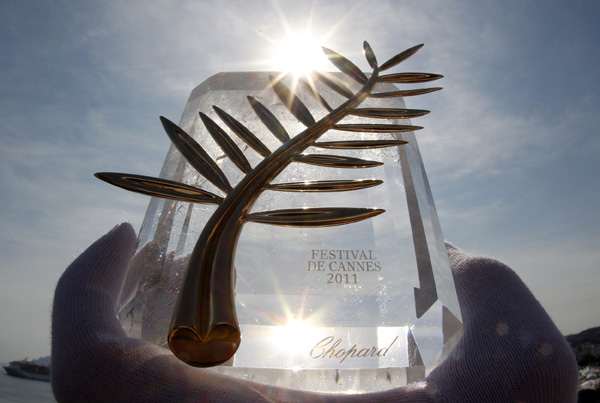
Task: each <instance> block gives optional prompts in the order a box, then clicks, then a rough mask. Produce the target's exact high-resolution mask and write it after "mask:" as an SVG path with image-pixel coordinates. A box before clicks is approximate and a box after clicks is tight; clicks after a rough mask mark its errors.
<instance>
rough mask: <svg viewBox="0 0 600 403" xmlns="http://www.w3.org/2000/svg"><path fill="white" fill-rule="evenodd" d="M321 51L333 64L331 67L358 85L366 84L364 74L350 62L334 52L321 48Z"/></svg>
mask: <svg viewBox="0 0 600 403" xmlns="http://www.w3.org/2000/svg"><path fill="white" fill-rule="evenodd" d="M322 49H323V52H324V53H325V56H327V58H328V59H329V61H330V62H331V63H333V65H334V66H335V67H337V68H338V69H339V70H340V71H341V72H342V73H346V74H347V75H349V76H350V77H352V78H353V79H354V80H355V81H357V82H358V83H359V84H363V85H364V84H366V82H367V80H368V78H367V76H365V73H363V72H362V71H360V69H359V68H358V67H356V65H355V64H354V63H352V62H351V61H350V60H348V59H346V58H345V57H344V56H342V55H340V54H339V53H336V52H334V51H333V50H331V49H328V48H326V47H322Z"/></svg>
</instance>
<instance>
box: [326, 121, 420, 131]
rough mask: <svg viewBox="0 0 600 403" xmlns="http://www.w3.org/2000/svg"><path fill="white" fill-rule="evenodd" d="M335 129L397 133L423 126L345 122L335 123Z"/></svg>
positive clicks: (418, 128)
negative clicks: (341, 123)
mask: <svg viewBox="0 0 600 403" xmlns="http://www.w3.org/2000/svg"><path fill="white" fill-rule="evenodd" d="M333 128H334V129H336V130H343V131H346V132H361V133H364V132H371V133H395V132H410V131H413V130H421V129H422V128H423V127H422V126H410V125H386V124H370V123H363V124H343V125H334V126H333Z"/></svg>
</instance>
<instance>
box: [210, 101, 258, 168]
mask: <svg viewBox="0 0 600 403" xmlns="http://www.w3.org/2000/svg"><path fill="white" fill-rule="evenodd" d="M200 119H202V123H204V126H205V127H206V129H207V130H208V132H209V133H210V135H211V136H212V138H213V139H214V140H215V141H216V142H217V144H218V145H219V147H221V149H222V150H223V152H225V155H227V156H228V157H229V158H230V159H231V161H232V162H233V163H234V164H235V165H236V166H237V167H238V168H239V169H241V170H242V172H244V173H248V172H250V171H252V166H250V163H249V162H248V160H247V159H246V156H245V155H244V153H242V150H240V148H239V147H238V146H237V145H236V144H235V143H234V141H233V140H232V139H231V137H229V136H228V135H227V133H225V131H224V130H223V129H221V127H220V126H219V125H218V124H216V123H215V121H214V120H212V119H211V118H209V117H208V116H206V115H205V114H204V113H202V112H200Z"/></svg>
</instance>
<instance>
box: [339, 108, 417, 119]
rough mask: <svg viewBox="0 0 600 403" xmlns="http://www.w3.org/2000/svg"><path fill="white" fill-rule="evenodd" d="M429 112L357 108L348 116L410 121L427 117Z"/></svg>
mask: <svg viewBox="0 0 600 403" xmlns="http://www.w3.org/2000/svg"><path fill="white" fill-rule="evenodd" d="M428 113H429V111H426V110H423V109H392V108H357V109H352V110H351V111H350V115H354V116H362V117H365V118H373V119H410V118H418V117H420V116H424V115H427V114H428Z"/></svg>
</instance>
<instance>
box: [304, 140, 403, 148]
mask: <svg viewBox="0 0 600 403" xmlns="http://www.w3.org/2000/svg"><path fill="white" fill-rule="evenodd" d="M407 143H408V141H404V140H347V141H319V142H316V143H315V144H313V145H314V146H315V147H319V148H334V149H342V150H343V149H346V150H356V149H362V148H385V147H394V146H401V145H404V144H407Z"/></svg>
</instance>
